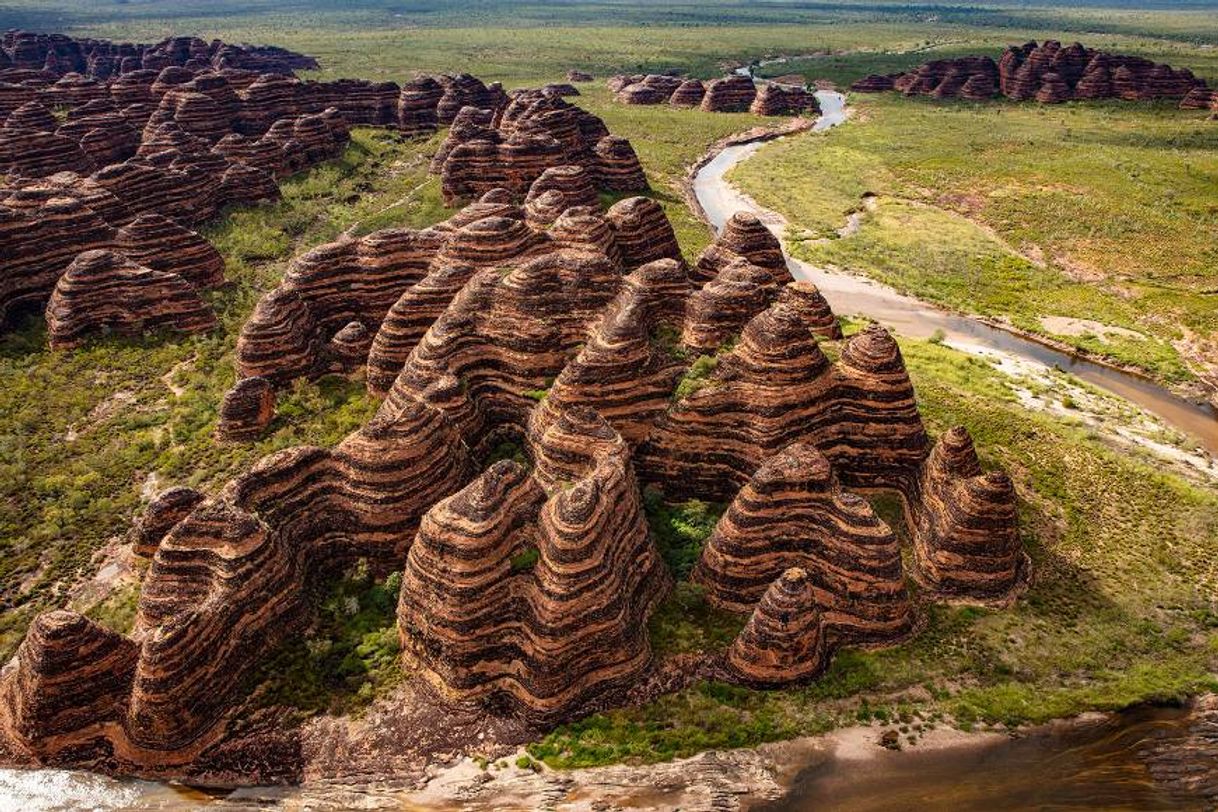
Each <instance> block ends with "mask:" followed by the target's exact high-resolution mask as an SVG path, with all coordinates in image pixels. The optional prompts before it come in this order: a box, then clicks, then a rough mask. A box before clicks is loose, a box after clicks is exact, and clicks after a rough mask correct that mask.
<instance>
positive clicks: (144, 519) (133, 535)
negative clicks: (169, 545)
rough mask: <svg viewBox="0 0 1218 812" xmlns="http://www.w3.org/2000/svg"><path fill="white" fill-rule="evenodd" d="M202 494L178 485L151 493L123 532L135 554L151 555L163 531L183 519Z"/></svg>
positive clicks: (194, 506)
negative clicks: (155, 493) (152, 495)
mask: <svg viewBox="0 0 1218 812" xmlns="http://www.w3.org/2000/svg"><path fill="white" fill-rule="evenodd" d="M204 498H205V497H204V496H203V494H202V493H200V492H199V491H196V490H195V489H194V488H187V487H182V486H179V487H175V488H168V489H166V490H163V491H161V492H160V493H158V494H157V495H156V496H154V497H153V498H152V501H150V502H149V503H148V507H146V508H144V512H143V513H142V514H140V516H139V517H138V518H136V520H135V522H133V523H132V525H131V530H130V531H129V532H128V534H127V537H128V538H129V539H130V540H131V546H132V549H133V550H134V552H135V554H136V555H138V556H142V557H144V558H151V557H152V556H153V555H154V554H155V553H156V548H157V547H158V546H159V545H160V543H161V539H163V538H165V534H167V533H168V532H169V531H170V530H172V529H173V528H174V525H176V524H177V523H178V522H180V521H182V520H183V519H185V518H186V516H187V515H188V514H189V513H190V512H191V511H192V510H194V509H195V508H196V507H197V506H198V505H199V504H200V503H202V502H203V500H204Z"/></svg>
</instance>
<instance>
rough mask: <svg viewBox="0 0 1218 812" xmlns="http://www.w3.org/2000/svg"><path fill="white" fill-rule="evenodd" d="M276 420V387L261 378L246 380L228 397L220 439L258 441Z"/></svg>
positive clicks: (222, 408)
mask: <svg viewBox="0 0 1218 812" xmlns="http://www.w3.org/2000/svg"><path fill="white" fill-rule="evenodd" d="M274 418H275V387H274V385H273V384H272V383H271V382H270V381H269V380H267V379H266V378H262V377H258V376H255V377H252V378H242V379H241V380H239V381H237V383H236V385H235V386H233V388H232V389H230V390H228V391H227V392H225V393H224V401H223V402H222V403H221V404H220V420H219V423H218V424H217V425H216V436H217V437H218V438H219V439H221V440H231V441H244V440H255V439H257V438H258V437H260V436H262V433H263V432H264V431H266V428H267V426H269V425H270V424H271V421H272V420H273V419H274Z"/></svg>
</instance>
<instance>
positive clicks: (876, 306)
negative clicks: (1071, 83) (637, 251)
mask: <svg viewBox="0 0 1218 812" xmlns="http://www.w3.org/2000/svg"><path fill="white" fill-rule="evenodd" d="M816 98H817V100H818V101H819V102H820V105H821V111H822V114H821V116H820V118H819V119H818V120H817V122H816V124H815V126H814V127H813V128H812V129H813V131H814V132H815V131H823V130H828V129H830V128H832V127H836V126H838V125H840V124H842V123H843V122H845V121H846V120H847V117H846V105H845V97H844V96H842V94H840V93H836V92H832V91H823V90H822V91H818V92H817V93H816ZM789 137H790V136H789ZM793 137H803V136H793ZM760 147H761V144H760V143H751V144H740V145H736V146H730V147H727V148H725V149H724V150H723V151H722V152H720V153H719V154H718V155H716V156H715V157H714V159H712V160H711V161H709V162H708V163H706V164H705V165H704V166H703V167H702V168H701V169H700V170H699V171H698V173H697V175H696V176H695V177H694V182H693V190H694V196H695V197H696V198H697V199H698V203H699V204H701V206H702V209H703V211H704V212H705V214H706V219H707V220H708V221H709V222H710V224H711V225H712V226H714V227H715V228H716V229H718V228H720V227H721V226H722V225H723V223H724V222H725V221H726V220H727V218H728V217H730V216H731V215H732V214H734V213H735V212H737V211H742V210H747V211H751V212H753V213H754V214H756V215H757V216H758V217H759V218H761V220H762V222H764V223H766V225H767V226H768V227H769V228H770V230H771V231H772V232H773V233H774V234H775V235H776V236H778V238H779V240H780V241H781V240H782V237H783V230H784V228H785V221H784V220H783V218H782V216H781V215H779V214H777V213H776V212H773V211H770V210H769V209H765V208H762V207H761V206H759V205H758V204H757V203H756V202H755V201H754V200H752V199H751V198H749V197H748V196H746V195H744V194H742V193H741V192H740V191H739V190H737V189H736V188H735V187H733V186H732V185H731V184H730V183H728V182H727V180H726V179H725V177H724V175H725V174H726V173H727V172H728V171H729V170H730V169H731V168H732V167H734V166H736V165H737V164H739V163H740V162H741V161H744V160H746V159H747V158H749V157H751V156H752V155H753V154H755V153H756V152H757V150H758V149H759V148H760ZM814 148H815V143H814V142H811V141H810V142H809V149H814ZM784 250H785V246H784ZM787 266H788V267H789V268H790V269H791V275H792V276H794V277H795V278H796V279H802V280H806V281H808V282H812V283H813V284H815V285H816V286H817V287H818V288H820V291H821V293H823V294H824V295H825V299H827V300H828V302H829V305H830V306H831V307H832V308H833V310H834V311H835V312H837V313H842V314H859V315H862V316H865V317H867V318H868V319H871V320H873V321H877V322H879V323H880V324H883V325H884V326H886V327H888V328H889V329H891V330H893V331H894V332H896V333H899V334H900V335H904V336H908V337H910V338H930V337H931V336H933V335H936V334H939V335H941V336H943V338H944V340H945V341H947V342H948V343H951V344H956V345H971V346H974V347H980V348H984V349H987V350H992V351H995V352H998V353H1002V354H1005V355H1008V356H1012V357H1015V358H1019V359H1024V360H1028V361H1033V362H1036V363H1039V364H1043V365H1045V366H1048V367H1057V368H1059V369H1062V370H1066V371H1068V372H1070V373H1071V374H1073V375H1075V376H1076V377H1078V378H1079V379H1081V380H1083V381H1086V382H1087V383H1090V384H1093V385H1095V386H1097V387H1099V388H1101V389H1104V390H1107V391H1109V392H1112V393H1113V394H1116V395H1119V396H1121V397H1123V398H1125V399H1126V400H1129V401H1131V402H1133V403H1135V404H1137V405H1138V406H1140V407H1141V408H1143V409H1145V410H1146V411H1148V412H1150V413H1151V414H1154V415H1156V416H1157V417H1159V418H1160V419H1161V420H1163V422H1165V423H1167V424H1168V425H1170V426H1172V427H1174V428H1176V429H1179V430H1180V431H1182V432H1183V433H1185V434H1186V435H1188V436H1189V437H1190V438H1192V439H1194V440H1195V441H1196V442H1197V443H1199V444H1200V445H1201V446H1203V447H1204V448H1205V449H1206V450H1207V451H1208V452H1209V453H1210V454H1211V455H1213V456H1218V410H1215V409H1214V407H1212V406H1209V405H1200V404H1196V403H1193V402H1191V401H1189V400H1186V399H1184V398H1181V397H1179V396H1177V395H1175V394H1173V393H1172V392H1169V391H1168V390H1166V389H1164V388H1163V387H1161V386H1158V385H1156V384H1154V383H1152V382H1151V381H1149V380H1147V379H1146V378H1143V377H1141V376H1139V375H1136V374H1132V373H1128V372H1124V371H1122V370H1119V369H1114V368H1113V367H1109V366H1105V365H1103V364H1098V363H1095V362H1093V361H1089V360H1087V359H1085V358H1082V357H1079V356H1077V355H1072V354H1070V353H1068V352H1062V351H1060V350H1057V349H1054V348H1053V347H1049V346H1046V345H1044V344H1041V343H1039V342H1037V341H1034V340H1031V339H1029V338H1026V337H1024V336H1022V335H1019V334H1017V333H1013V332H1009V331H1007V330H1003V329H1001V328H998V327H994V326H991V325H989V324H986V323H984V322H982V321H979V320H977V319H974V318H970V317H968V316H965V315H961V314H957V313H952V312H950V311H947V310H944V309H942V308H939V307H936V306H935V305H932V304H929V303H927V302H923V301H920V300H918V299H915V298H913V297H910V296H906V295H904V294H902V293H899V292H897V291H896V290H894V289H892V288H890V287H888V286H887V285H883V284H880V283H878V282H874V281H871V280H869V279H865V278H863V277H860V276H856V275H854V274H848V273H843V272H838V271H832V270H827V269H825V268H820V267H816V266H813V265H810V264H808V263H806V262H802V261H801V260H798V259H795V258H794V257H791V256H789V255H788V257H787Z"/></svg>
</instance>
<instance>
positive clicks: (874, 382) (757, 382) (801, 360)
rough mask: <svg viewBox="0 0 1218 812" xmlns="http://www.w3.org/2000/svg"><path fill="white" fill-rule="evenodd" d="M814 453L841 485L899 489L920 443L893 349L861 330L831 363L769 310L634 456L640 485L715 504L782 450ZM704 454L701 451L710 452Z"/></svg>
mask: <svg viewBox="0 0 1218 812" xmlns="http://www.w3.org/2000/svg"><path fill="white" fill-rule="evenodd" d="M800 441H802V442H807V443H811V444H812V445H814V446H816V447H817V448H818V449H820V450H821V452H822V453H824V454H825V456H826V457H827V458H828V459H829V460H830V462H831V463H832V464H833V466H834V469H835V470H836V471H837V472H838V475H839V477H840V478H841V479H842V481H843V483H844V484H846V485H848V486H865V487H903V486H905V485H906V484H907V481H908V479H909V477H910V476H911V475H912V474H913V472H914V471H916V469H917V467H918V465H919V464H920V463H921V461H922V460H923V459H924V457H925V456H926V451H927V449H926V433H925V430H924V428H923V426H922V420H921V417H920V416H919V415H918V411H917V407H916V404H915V403H914V398H913V387H912V385H911V384H910V381H909V376H908V375H907V374H906V372H905V368H904V362H903V360H902V358H901V353H900V350H899V349H898V348H897V345H896V342H895V341H894V340H893V339H892V337H891V336H889V335H888V333H887V332H886V331H884V330H883V329H882V328H880V327H877V326H873V327H870V328H868V329H867V330H864V331H863V332H862V333H860V334H858V335H856V336H854V337H852V338H851V339H850V340H849V341H848V342H847V343H846V345H845V346H844V347H843V349H842V353H841V360H840V361H839V362H838V363H836V364H831V363H830V362H829V360H828V359H827V358H826V357H825V356H824V353H823V352H822V351H821V349H820V347H819V346H818V345H817V343H816V338H815V336H814V335H813V333H812V330H811V327H810V325H809V324H808V323H807V322H806V321H805V320H804V316H803V312H802V311H801V310H800V309H798V308H794V307H792V306H791V305H790V304H775V305H773V306H771V307H770V309H768V310H766V311H765V312H764V313H762V314H760V315H759V316H757V317H755V318H754V319H753V320H752V321H751V322H749V323H748V325H747V326H746V328H745V329H744V331H743V332H742V333H741V336H740V341H739V343H738V344H737V345H736V346H735V348H734V349H733V350H731V351H730V352H729V353H726V354H724V355H721V356H720V357H719V360H718V364H717V366H716V367H715V369H714V371H713V372H712V373H711V374H710V376H709V378H708V379H707V380H706V382H705V385H704V386H703V387H702V388H700V389H698V390H697V391H695V392H694V393H693V394H691V395H689V396H687V397H685V398H684V399H682V400H680V401H679V402H678V403H677V404H676V405H675V406H674V407H673V408H672V409H671V410H670V411H669V412H668V414H667V415H665V416H664V418H662V419H661V420H660V422H659V424H658V425H657V427H656V429H655V430H654V431H653V432H652V434H651V439H650V440H649V441H648V443H647V444H645V445H644V446H643V447H642V448H641V449H640V450H639V454H638V456H637V457H636V460H635V463H636V467H637V468H638V470H639V472H640V476H642V478H643V479H644V480H645V481H649V482H652V481H654V482H663V483H666V484H665V488H666V490H668V489H671V490H673V491H674V492H675V494H676V495H681V494H690V495H697V498H700V499H711V500H715V501H725V500H727V499H729V498H730V497H731V495H732V494H734V493H735V491H736V490H737V489H738V488H740V487H743V486H744V484H745V483H746V482H747V481H748V478H749V477H750V476H751V475H752V473H753V472H754V471H755V470H756V469H757V467H758V466H760V465H761V463H762V462H764V461H765V460H766V459H768V458H769V457H770V456H772V455H773V454H775V453H777V452H778V451H779V450H781V449H782V448H785V447H786V446H788V445H790V444H791V443H793V442H800ZM712 448H713V449H714V451H713V452H711V451H710V449H712Z"/></svg>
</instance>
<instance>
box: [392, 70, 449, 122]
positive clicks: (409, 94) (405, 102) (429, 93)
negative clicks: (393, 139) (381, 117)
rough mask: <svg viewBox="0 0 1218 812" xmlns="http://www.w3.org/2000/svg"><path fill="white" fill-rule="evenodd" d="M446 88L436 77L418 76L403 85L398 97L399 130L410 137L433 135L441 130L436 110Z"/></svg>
mask: <svg viewBox="0 0 1218 812" xmlns="http://www.w3.org/2000/svg"><path fill="white" fill-rule="evenodd" d="M443 97H444V88H443V86H441V84H440V83H439V82H438V81H436V78H435V77H434V76H424V75H420V76H416V77H414V78H413V79H411V80H410V81H408V82H405V83H404V84H403V85H402V90H401V93H400V94H399V95H398V107H397V116H398V129H399V130H400V131H401V132H402V133H403V134H404V135H409V136H422V135H431V134H432V133H434V132H435V131H436V130H437V129H438V128H439V116H438V115H437V113H436V108H437V107H439V105H440V99H441V98H443Z"/></svg>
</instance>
